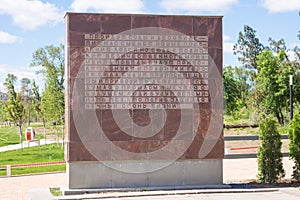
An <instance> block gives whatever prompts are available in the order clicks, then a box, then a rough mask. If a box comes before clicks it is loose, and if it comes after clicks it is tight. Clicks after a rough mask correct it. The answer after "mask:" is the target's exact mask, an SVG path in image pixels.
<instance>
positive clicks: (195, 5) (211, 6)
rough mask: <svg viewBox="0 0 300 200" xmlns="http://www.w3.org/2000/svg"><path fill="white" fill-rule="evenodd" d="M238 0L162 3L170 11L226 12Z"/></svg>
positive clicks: (179, 0) (163, 0) (198, 0)
mask: <svg viewBox="0 0 300 200" xmlns="http://www.w3.org/2000/svg"><path fill="white" fill-rule="evenodd" d="M237 2H238V0H162V1H161V3H160V5H161V7H163V8H164V9H165V10H167V11H168V12H176V11H177V12H178V11H185V12H193V13H194V12H224V11H226V10H228V9H229V8H230V6H231V5H233V4H235V3H237Z"/></svg>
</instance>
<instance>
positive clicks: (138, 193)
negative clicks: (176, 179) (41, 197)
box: [53, 185, 279, 200]
mask: <svg viewBox="0 0 300 200" xmlns="http://www.w3.org/2000/svg"><path fill="white" fill-rule="evenodd" d="M224 186H228V185H224ZM81 191H82V192H83V191H84V190H81ZM96 191H97V193H95V192H96ZM277 191H279V189H278V188H267V189H266V188H258V189H230V186H229V187H228V188H227V189H177V190H176V189H173V190H141V189H135V190H129V189H127V190H126V191H125V190H118V189H116V190H110V191H107V189H101V190H100V189H98V190H97V189H94V190H85V192H86V193H85V194H77V195H75V194H73V195H65V196H56V197H53V199H56V200H72V199H74V200H75V199H111V198H129V197H147V196H152V197H153V196H157V197H158V196H173V195H177V196H180V195H195V194H222V193H223V194H224V193H227V194H228V193H231V194H232V193H256V192H277ZM89 192H94V193H89Z"/></svg>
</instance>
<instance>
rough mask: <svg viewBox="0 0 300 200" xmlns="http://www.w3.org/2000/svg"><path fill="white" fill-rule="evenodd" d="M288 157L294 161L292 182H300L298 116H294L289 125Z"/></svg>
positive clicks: (299, 120) (299, 129)
mask: <svg viewBox="0 0 300 200" xmlns="http://www.w3.org/2000/svg"><path fill="white" fill-rule="evenodd" d="M289 139H290V144H289V156H290V158H291V159H292V160H294V167H293V174H292V177H293V180H294V181H297V182H300V114H296V115H295V116H294V118H293V120H292V121H291V123H290V130H289Z"/></svg>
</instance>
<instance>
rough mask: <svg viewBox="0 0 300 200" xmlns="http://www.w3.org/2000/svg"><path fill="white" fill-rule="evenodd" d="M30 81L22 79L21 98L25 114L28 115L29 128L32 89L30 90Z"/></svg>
mask: <svg viewBox="0 0 300 200" xmlns="http://www.w3.org/2000/svg"><path fill="white" fill-rule="evenodd" d="M30 82H31V81H30V79H28V78H22V79H21V97H22V101H23V103H24V108H25V112H26V113H27V120H28V126H29V125H30V110H31V108H30V106H31V100H32V99H31V93H32V92H31V88H30Z"/></svg>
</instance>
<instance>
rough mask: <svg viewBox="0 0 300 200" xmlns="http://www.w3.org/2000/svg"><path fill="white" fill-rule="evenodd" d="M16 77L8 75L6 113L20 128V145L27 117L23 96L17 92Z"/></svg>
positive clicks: (6, 81) (6, 82)
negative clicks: (22, 100)
mask: <svg viewBox="0 0 300 200" xmlns="http://www.w3.org/2000/svg"><path fill="white" fill-rule="evenodd" d="M16 80H17V78H16V76H14V75H12V74H8V75H7V78H6V79H5V83H4V85H5V86H6V88H7V91H8V101H7V102H6V103H5V112H6V113H7V116H8V117H9V120H10V121H12V122H13V123H15V124H16V125H17V126H18V127H19V135H20V143H22V125H23V121H24V117H25V110H24V106H23V104H22V102H21V95H20V94H19V93H17V92H16V91H15V87H14V83H15V81H16Z"/></svg>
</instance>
